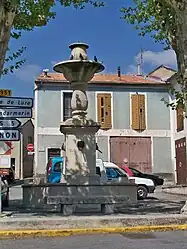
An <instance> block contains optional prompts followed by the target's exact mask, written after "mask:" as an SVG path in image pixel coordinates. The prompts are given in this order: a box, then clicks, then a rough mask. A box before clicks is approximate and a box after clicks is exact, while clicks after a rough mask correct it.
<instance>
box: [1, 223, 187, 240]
mask: <svg viewBox="0 0 187 249" xmlns="http://www.w3.org/2000/svg"><path fill="white" fill-rule="evenodd" d="M176 230H187V224H184V225H166V226H164V225H163V226H136V227H114V228H112V227H111V228H85V229H61V230H60V229H59V230H12V231H11V230H9V231H0V239H5V238H23V237H67V236H73V235H85V234H106V233H107V234H110V233H112V234H114V233H129V232H134V233H138V232H141V233H143V232H156V231H157V232H166V231H176Z"/></svg>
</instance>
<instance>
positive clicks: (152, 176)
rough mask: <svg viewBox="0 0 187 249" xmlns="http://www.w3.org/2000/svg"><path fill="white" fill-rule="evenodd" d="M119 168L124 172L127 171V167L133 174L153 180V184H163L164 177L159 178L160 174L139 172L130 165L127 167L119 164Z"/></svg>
mask: <svg viewBox="0 0 187 249" xmlns="http://www.w3.org/2000/svg"><path fill="white" fill-rule="evenodd" d="M121 168H122V169H123V170H125V172H126V173H128V172H127V168H128V169H129V170H131V172H132V173H133V176H136V177H140V178H146V179H151V180H153V182H154V184H155V186H160V185H163V184H164V179H163V178H161V177H160V176H157V175H155V174H147V173H143V172H141V171H139V170H137V169H134V168H131V167H127V166H121Z"/></svg>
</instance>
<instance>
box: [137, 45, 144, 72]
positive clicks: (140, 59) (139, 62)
mask: <svg viewBox="0 0 187 249" xmlns="http://www.w3.org/2000/svg"><path fill="white" fill-rule="evenodd" d="M143 53H144V50H143V49H142V48H141V49H140V53H138V56H137V65H138V75H143Z"/></svg>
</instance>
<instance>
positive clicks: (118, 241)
mask: <svg viewBox="0 0 187 249" xmlns="http://www.w3.org/2000/svg"><path fill="white" fill-rule="evenodd" d="M10 248H14V249H28V248H29V249H36V248H38V249H62V248H63V249H114V248H115V249H150V248H151V249H186V248H187V231H184V232H183V231H175V232H165V233H144V234H142V233H129V234H128V233H125V234H110V235H84V236H73V237H61V238H35V239H18V240H16V241H15V240H11V239H9V240H1V241H0V249H10Z"/></svg>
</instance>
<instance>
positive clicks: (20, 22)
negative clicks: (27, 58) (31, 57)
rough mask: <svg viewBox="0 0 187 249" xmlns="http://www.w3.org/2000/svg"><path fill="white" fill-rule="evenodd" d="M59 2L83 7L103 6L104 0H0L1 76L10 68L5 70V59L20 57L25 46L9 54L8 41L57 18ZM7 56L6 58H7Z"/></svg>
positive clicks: (15, 66)
mask: <svg viewBox="0 0 187 249" xmlns="http://www.w3.org/2000/svg"><path fill="white" fill-rule="evenodd" d="M57 2H59V3H60V4H61V5H62V6H64V7H68V6H73V7H75V8H80V9H83V8H84V7H85V4H92V5H93V6H94V7H99V6H103V2H102V1H96V0H0V76H1V75H2V73H3V72H4V73H7V72H8V71H9V70H8V69H5V70H4V71H3V67H4V63H5V61H7V62H8V61H11V60H13V59H16V58H18V57H19V56H20V55H21V54H22V53H23V51H24V50H25V47H22V48H21V49H19V51H17V52H16V53H13V54H12V55H10V56H8V58H6V54H7V51H8V43H9V40H10V38H11V37H12V38H16V39H18V38H19V37H20V36H21V32H22V31H25V30H26V31H32V30H33V29H34V28H35V27H41V26H45V25H47V24H48V22H49V21H50V20H51V19H53V18H55V12H54V10H53V7H54V6H55V5H56V4H57ZM5 58H6V59H5ZM23 63H24V61H23V60H21V61H18V62H16V64H15V65H14V66H13V65H11V66H10V71H13V69H16V68H18V67H19V66H20V65H22V64H23Z"/></svg>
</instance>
